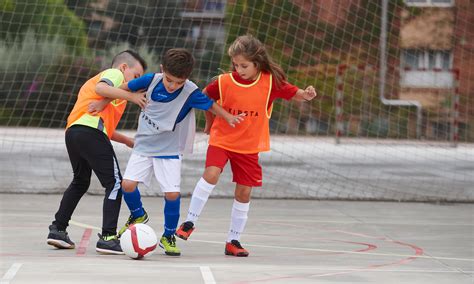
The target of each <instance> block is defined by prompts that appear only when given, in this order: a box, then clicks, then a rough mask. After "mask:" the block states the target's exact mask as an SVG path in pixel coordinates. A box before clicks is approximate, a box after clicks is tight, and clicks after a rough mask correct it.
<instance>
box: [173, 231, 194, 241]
mask: <svg viewBox="0 0 474 284" xmlns="http://www.w3.org/2000/svg"><path fill="white" fill-rule="evenodd" d="M193 231H194V228H192V229H191V231H190V232H189V233H187V236H186V235H183V234H182V233H180V231H179V230H178V231H176V233H175V236H177V237H178V238H180V239H182V240H185V241H187V240H188V238H189V237H190V236H191V233H192V232H193Z"/></svg>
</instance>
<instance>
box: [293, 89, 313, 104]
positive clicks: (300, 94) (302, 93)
mask: <svg viewBox="0 0 474 284" xmlns="http://www.w3.org/2000/svg"><path fill="white" fill-rule="evenodd" d="M317 95H318V94H317V93H316V90H315V89H314V87H313V86H308V87H307V88H306V89H304V90H302V89H299V90H298V91H296V94H295V96H294V97H293V99H294V100H296V101H299V102H301V101H307V102H309V101H311V100H312V99H314V98H316V96H317Z"/></svg>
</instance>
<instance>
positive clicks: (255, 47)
mask: <svg viewBox="0 0 474 284" xmlns="http://www.w3.org/2000/svg"><path fill="white" fill-rule="evenodd" d="M227 53H228V54H229V56H230V57H231V58H232V57H234V56H237V55H242V56H243V57H244V58H245V59H247V60H248V61H251V62H253V63H254V64H255V65H256V67H257V69H258V70H259V71H266V72H269V73H271V74H272V76H273V79H274V80H275V84H276V85H277V86H281V85H282V83H283V82H285V81H286V75H285V72H283V69H282V68H281V67H280V65H278V64H276V63H275V62H273V60H272V59H271V57H270V56H269V55H268V53H267V51H266V49H265V46H264V45H263V44H262V42H260V41H259V40H258V39H257V38H255V37H253V36H252V35H249V34H247V35H243V36H239V37H238V38H237V39H236V40H235V41H234V42H233V43H232V44H231V45H230V47H229V50H228V51H227ZM232 71H235V67H234V66H233V65H232Z"/></svg>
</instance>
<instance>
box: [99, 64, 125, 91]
mask: <svg viewBox="0 0 474 284" xmlns="http://www.w3.org/2000/svg"><path fill="white" fill-rule="evenodd" d="M124 79H125V78H124V77H123V73H122V71H120V70H119V69H115V68H110V69H107V70H105V71H104V72H102V74H100V82H105V83H107V84H109V85H110V86H113V87H119V86H120V85H122V83H123V81H124Z"/></svg>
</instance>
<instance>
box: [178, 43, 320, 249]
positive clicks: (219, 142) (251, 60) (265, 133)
mask: <svg viewBox="0 0 474 284" xmlns="http://www.w3.org/2000/svg"><path fill="white" fill-rule="evenodd" d="M228 54H229V56H230V57H231V59H232V69H233V70H232V72H231V73H226V74H222V75H220V76H219V77H218V79H217V80H215V81H214V82H212V83H210V84H209V85H208V86H207V87H206V89H205V90H204V93H205V94H206V95H208V96H209V97H211V98H212V99H214V100H216V101H217V102H218V103H219V104H220V105H221V106H222V107H223V108H224V109H225V110H227V111H228V112H230V113H232V114H234V115H237V114H240V113H245V114H246V118H245V120H244V121H242V122H241V123H240V124H239V125H237V126H236V127H235V128H231V127H229V126H228V125H227V123H226V122H225V120H223V119H221V118H220V117H216V118H214V117H213V115H212V114H210V113H206V127H205V130H204V132H206V133H209V134H210V137H209V147H208V149H207V156H206V169H205V170H204V174H203V176H202V178H201V179H200V180H199V182H198V183H197V184H196V187H195V189H194V191H193V195H192V199H191V203H190V205H189V211H188V215H187V218H186V221H185V222H184V223H183V224H181V226H180V227H179V229H178V230H177V231H176V235H177V236H178V237H180V238H181V239H184V240H186V239H187V238H188V237H189V236H190V235H191V233H192V231H193V230H194V224H195V223H196V221H197V220H198V218H199V215H200V214H201V212H202V210H203V208H204V205H205V204H206V202H207V199H208V197H209V195H210V193H211V191H212V189H213V188H214V187H215V185H216V184H217V182H218V180H219V177H220V175H221V173H222V170H223V169H224V166H225V165H226V164H227V162H228V161H230V165H231V169H232V174H233V181H234V182H235V183H236V187H235V198H234V203H233V206H232V213H231V221H230V229H229V233H228V236H227V242H226V247H225V254H226V255H233V256H248V254H249V253H248V251H247V250H246V249H244V248H243V247H242V246H241V244H240V236H241V234H242V233H243V231H244V228H245V224H246V223H247V214H248V211H249V205H250V194H251V191H252V187H256V186H261V185H262V168H261V166H260V164H259V162H258V155H259V153H260V152H265V151H269V150H270V129H269V122H270V116H271V113H272V104H273V101H274V100H275V99H276V98H283V99H286V100H290V99H294V100H298V101H303V100H306V101H310V100H312V99H314V98H315V97H316V91H315V90H314V88H313V87H312V86H309V87H307V88H306V89H305V90H302V89H299V88H298V87H296V86H293V85H291V84H289V83H288V82H287V81H286V75H285V73H284V72H283V70H282V68H281V67H280V66H278V65H277V64H275V63H274V62H273V61H272V59H271V58H270V57H269V56H268V54H267V52H266V50H265V47H264V45H263V44H262V43H261V42H260V41H259V40H258V39H256V38H254V37H253V36H250V35H245V36H240V37H238V38H237V39H236V40H235V41H234V42H233V43H232V45H231V46H230V47H229V50H228Z"/></svg>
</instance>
